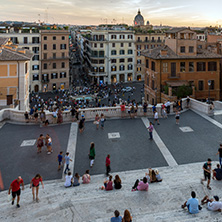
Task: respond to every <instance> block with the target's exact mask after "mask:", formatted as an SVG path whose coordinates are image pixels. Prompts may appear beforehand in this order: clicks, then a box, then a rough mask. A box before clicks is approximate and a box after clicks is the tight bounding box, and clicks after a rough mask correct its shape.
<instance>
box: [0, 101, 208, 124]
mask: <svg viewBox="0 0 222 222" xmlns="http://www.w3.org/2000/svg"><path fill="white" fill-rule="evenodd" d="M182 101H183V102H182V107H183V108H184V107H186V98H184V99H182ZM190 108H191V109H194V110H196V111H200V112H202V113H205V114H207V115H210V114H212V111H211V110H210V105H209V104H207V103H203V102H200V101H197V100H195V99H192V98H191V99H190ZM156 110H157V112H158V114H159V117H161V104H157V106H156ZM79 111H80V114H79V118H81V115H84V117H85V119H86V120H94V119H95V116H96V114H99V115H101V113H103V114H104V116H105V118H120V117H122V112H121V108H120V106H116V107H101V108H86V109H79ZM170 112H171V113H173V112H174V110H173V103H171V106H170ZM45 114H46V119H47V120H48V121H49V123H52V122H53V116H52V112H49V111H45ZM62 115H63V122H71V121H72V117H71V113H70V111H64V112H63V114H62ZM137 116H138V117H142V116H144V113H143V107H142V106H139V107H138V110H137ZM146 116H147V117H153V111H152V105H149V106H148V107H147V113H146ZM124 117H129V114H128V107H127V106H126V111H125V112H124ZM4 120H11V121H15V122H25V117H24V111H20V110H17V109H3V110H0V122H1V121H4ZM30 122H33V123H34V122H35V121H34V120H30Z"/></svg>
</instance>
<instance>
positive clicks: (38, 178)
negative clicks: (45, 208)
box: [30, 174, 44, 202]
mask: <svg viewBox="0 0 222 222" xmlns="http://www.w3.org/2000/svg"><path fill="white" fill-rule="evenodd" d="M39 182H41V184H42V189H44V184H43V182H42V177H41V176H40V174H36V176H35V177H33V178H32V180H31V183H30V188H32V195H33V201H35V200H36V202H38V201H39V197H38V194H39ZM35 192H36V195H35ZM35 197H36V198H35Z"/></svg>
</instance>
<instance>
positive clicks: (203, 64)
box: [197, 62, 206, 72]
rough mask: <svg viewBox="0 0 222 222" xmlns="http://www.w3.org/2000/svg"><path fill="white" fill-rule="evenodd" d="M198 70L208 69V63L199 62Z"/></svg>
mask: <svg viewBox="0 0 222 222" xmlns="http://www.w3.org/2000/svg"><path fill="white" fill-rule="evenodd" d="M197 71H198V72H201V71H202V72H203V71H206V63H205V62H197Z"/></svg>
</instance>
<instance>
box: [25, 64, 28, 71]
mask: <svg viewBox="0 0 222 222" xmlns="http://www.w3.org/2000/svg"><path fill="white" fill-rule="evenodd" d="M27 72H28V63H27V62H26V63H25V74H26V73H27Z"/></svg>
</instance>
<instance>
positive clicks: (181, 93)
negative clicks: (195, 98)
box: [173, 85, 192, 99]
mask: <svg viewBox="0 0 222 222" xmlns="http://www.w3.org/2000/svg"><path fill="white" fill-rule="evenodd" d="M173 93H175V94H176V96H177V98H178V99H179V98H184V97H187V96H190V95H192V87H191V86H186V85H182V86H179V87H177V89H175V91H174V92H173Z"/></svg>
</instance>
